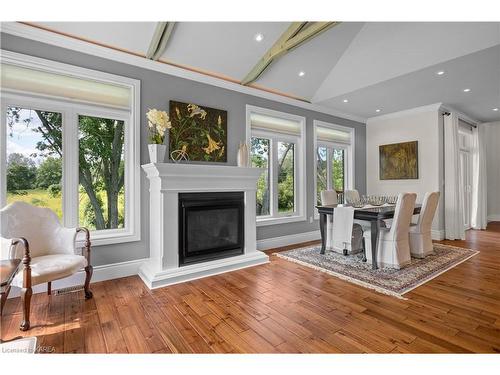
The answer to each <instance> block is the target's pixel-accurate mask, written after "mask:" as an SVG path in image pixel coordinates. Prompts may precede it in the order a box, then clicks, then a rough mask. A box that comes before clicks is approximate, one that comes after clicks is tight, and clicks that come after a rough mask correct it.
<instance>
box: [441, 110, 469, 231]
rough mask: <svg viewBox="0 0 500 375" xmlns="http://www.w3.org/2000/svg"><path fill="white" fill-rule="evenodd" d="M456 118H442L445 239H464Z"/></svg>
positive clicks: (454, 116) (455, 116)
mask: <svg viewBox="0 0 500 375" xmlns="http://www.w3.org/2000/svg"><path fill="white" fill-rule="evenodd" d="M460 173H461V171H460V144H459V138H458V116H457V114H456V113H451V114H450V115H448V116H446V115H445V116H444V217H445V238H446V239H448V240H463V239H465V228H464V213H463V211H464V192H463V186H462V184H461V183H460Z"/></svg>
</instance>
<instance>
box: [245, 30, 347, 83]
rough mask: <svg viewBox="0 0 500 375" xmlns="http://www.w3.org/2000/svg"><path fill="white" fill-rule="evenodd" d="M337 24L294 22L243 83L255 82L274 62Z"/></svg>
mask: <svg viewBox="0 0 500 375" xmlns="http://www.w3.org/2000/svg"><path fill="white" fill-rule="evenodd" d="M337 24H339V22H292V23H291V24H290V26H289V27H288V29H286V31H285V32H284V33H283V34H282V35H281V36H280V37H279V39H278V40H277V41H276V42H275V43H274V44H273V46H272V47H271V48H270V49H269V50H268V51H267V52H266V53H265V54H264V56H263V57H262V58H261V59H260V60H259V61H258V62H257V64H256V65H255V66H254V67H253V68H252V70H250V72H249V73H248V74H247V75H246V76H245V78H243V80H242V81H241V84H242V85H248V84H249V83H252V82H254V81H255V80H256V79H257V78H259V77H260V76H261V75H262V73H264V71H265V70H266V69H267V68H268V66H269V65H271V63H272V62H274V61H276V60H277V59H279V58H280V57H282V56H284V55H285V54H287V53H288V52H290V51H291V50H292V49H294V48H296V47H298V46H300V45H301V44H304V43H306V42H307V41H309V40H311V39H312V38H314V37H316V36H318V35H319V34H321V33H322V32H324V31H326V30H328V29H329V28H331V27H333V26H336V25H337Z"/></svg>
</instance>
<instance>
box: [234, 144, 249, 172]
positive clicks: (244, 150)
mask: <svg viewBox="0 0 500 375" xmlns="http://www.w3.org/2000/svg"><path fill="white" fill-rule="evenodd" d="M248 161H249V154H248V146H247V144H246V143H244V142H240V147H239V148H238V155H237V163H238V167H248Z"/></svg>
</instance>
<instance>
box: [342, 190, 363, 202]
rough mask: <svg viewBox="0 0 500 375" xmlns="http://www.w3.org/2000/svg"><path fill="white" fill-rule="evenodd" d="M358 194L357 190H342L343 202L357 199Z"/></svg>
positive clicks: (358, 198)
mask: <svg viewBox="0 0 500 375" xmlns="http://www.w3.org/2000/svg"><path fill="white" fill-rule="evenodd" d="M359 200H360V196H359V192H358V191H357V190H346V191H344V202H345V203H351V202H355V201H359Z"/></svg>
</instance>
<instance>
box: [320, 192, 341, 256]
mask: <svg viewBox="0 0 500 375" xmlns="http://www.w3.org/2000/svg"><path fill="white" fill-rule="evenodd" d="M337 203H338V198H337V192H336V191H335V190H323V191H322V192H321V204H322V205H323V206H329V205H331V204H337ZM332 234H333V215H328V221H327V222H326V247H327V248H332V247H333V237H332Z"/></svg>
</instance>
